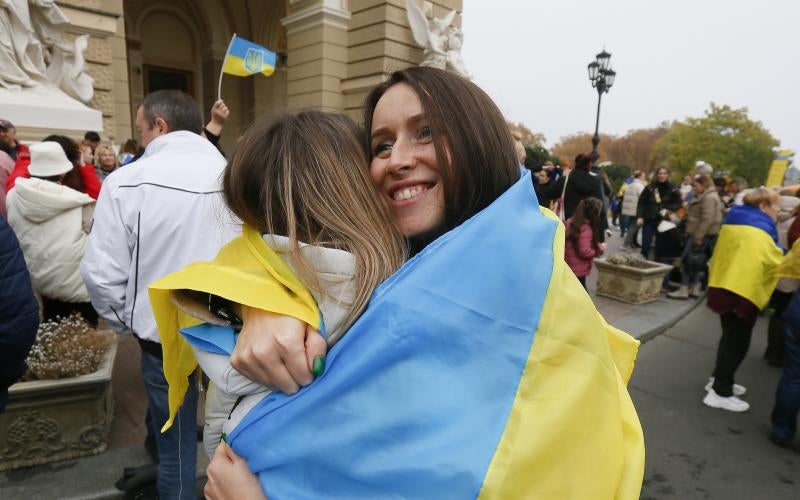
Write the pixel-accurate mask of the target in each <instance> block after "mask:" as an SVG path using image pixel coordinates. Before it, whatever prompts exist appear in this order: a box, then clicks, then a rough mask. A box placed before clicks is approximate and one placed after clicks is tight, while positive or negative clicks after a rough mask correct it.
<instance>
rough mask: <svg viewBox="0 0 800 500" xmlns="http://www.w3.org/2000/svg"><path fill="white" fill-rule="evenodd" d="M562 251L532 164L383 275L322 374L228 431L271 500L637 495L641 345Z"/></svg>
mask: <svg viewBox="0 0 800 500" xmlns="http://www.w3.org/2000/svg"><path fill="white" fill-rule="evenodd" d="M563 254H564V227H563V225H561V224H560V223H559V221H558V220H557V218H556V217H555V216H554V215H553V214H552V213H550V212H549V211H547V210H544V209H542V210H540V208H539V206H538V204H537V202H536V198H535V195H534V193H533V187H532V185H531V182H530V179H529V178H528V177H527V175H526V176H524V177H523V178H522V179H520V180H519V182H517V183H516V184H515V185H514V186H513V187H511V188H510V189H509V190H508V191H507V192H506V193H504V194H503V195H502V196H501V197H500V198H499V199H497V200H496V201H495V202H494V203H493V204H492V205H491V206H489V207H488V208H486V209H485V210H483V211H482V212H481V213H479V214H477V215H476V216H475V217H473V218H472V219H470V220H469V221H467V222H465V223H464V224H462V225H461V226H459V227H458V228H456V229H454V230H452V231H450V232H449V233H447V234H445V235H443V236H442V237H440V238H439V239H438V240H436V241H435V242H433V243H432V244H430V245H429V246H428V247H427V248H426V249H425V250H423V251H422V252H421V253H420V254H418V255H417V256H415V257H414V258H413V259H411V260H410V261H408V262H407V263H406V264H405V265H404V266H403V267H402V268H401V269H400V270H398V271H397V272H396V273H395V274H394V275H393V276H391V277H390V278H389V279H388V280H387V281H386V282H385V283H383V284H382V285H381V286H380V287H379V288H378V289H377V290H376V291H375V293H374V295H373V297H372V299H371V302H370V304H369V307H368V308H367V310H366V311H365V312H364V313H363V315H362V316H361V317H360V318H359V320H358V321H357V322H356V323H355V324H354V325H353V326H352V327H351V328H350V330H349V331H348V333H347V334H346V335H345V336H344V337H343V338H342V340H340V341H339V343H337V344H336V345H335V346H334V347H333V348H332V349H331V351H330V352H329V354H328V361H327V368H326V371H325V373H324V374H322V375H321V376H320V377H318V378H317V380H315V381H314V383H313V384H311V385H310V386H308V387H306V388H304V389H302V390H301V391H300V392H298V393H297V394H295V395H293V396H286V395H284V394H280V393H273V394H272V395H270V396H268V397H267V398H265V399H264V400H263V401H262V402H261V403H259V404H258V405H257V406H256V407H255V408H253V410H251V411H250V412H249V413H248V414H247V415H246V416H245V418H244V420H243V421H242V422H241V423H240V424H239V425H238V426H237V427H236V428H235V429H234V430H233V432H232V433H230V434H229V436H228V442H229V444H230V445H231V446H232V447H233V449H234V450H235V451H236V452H237V453H238V454H239V455H241V456H243V457H244V458H245V459H246V460H247V463H248V466H249V467H250V469H251V470H252V471H253V472H255V473H256V474H258V475H259V479H260V481H261V485H262V487H263V489H264V491H265V493H266V494H267V496H268V497H269V498H270V499H272V500H275V499H284V498H286V499H305V498H308V499H312V498H313V499H316V498H348V499H357V498H364V499H367V498H369V499H380V498H437V499H449V498H454V499H455V498H476V497H480V498H537V499H568V498H573V499H593V500H594V499H606V498H607V499H612V498H618V499H635V498H638V496H639V493H640V488H641V483H642V477H643V472H644V442H643V436H642V429H641V426H640V423H639V420H638V418H637V415H636V411H635V409H634V407H633V403H632V401H631V398H630V395H629V394H628V391H627V387H626V384H627V381H628V380H629V378H630V376H631V373H632V370H633V365H634V361H635V358H636V353H637V349H638V342H637V341H636V340H634V339H633V338H631V337H630V336H629V335H627V334H625V333H623V332H621V331H619V330H617V329H615V328H613V327H611V326H610V325H608V324H607V323H606V322H605V321H604V320H603V318H602V317H601V316H600V314H599V313H598V312H597V310H596V308H595V307H594V305H593V303H592V301H591V299H590V298H589V296H588V295H587V294H586V292H585V291H584V290H583V288H582V287H581V285H580V283H579V282H578V280H577V279H576V278H575V276H574V275H573V273H572V272H571V271H570V270H569V268H568V267H567V266H566V264H565V262H564V255H563ZM531 256H533V258H531ZM266 281H269V280H266Z"/></svg>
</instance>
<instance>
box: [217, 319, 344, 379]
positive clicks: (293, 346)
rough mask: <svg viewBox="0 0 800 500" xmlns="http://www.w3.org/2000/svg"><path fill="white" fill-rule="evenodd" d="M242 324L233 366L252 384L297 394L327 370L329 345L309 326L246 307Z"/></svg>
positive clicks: (296, 320) (232, 356)
mask: <svg viewBox="0 0 800 500" xmlns="http://www.w3.org/2000/svg"><path fill="white" fill-rule="evenodd" d="M242 322H243V327H242V332H241V333H240V334H239V338H238V340H237V341H236V346H235V347H234V349H233V354H232V355H231V365H233V367H234V368H236V369H237V370H238V371H239V373H241V374H242V375H244V376H245V377H247V378H249V379H250V380H252V381H254V382H258V383H260V384H262V385H264V386H266V387H269V388H272V389H277V390H279V391H282V392H285V393H286V394H294V393H295V392H297V391H298V389H300V387H301V386H304V385H308V384H310V383H311V382H313V381H314V377H315V376H317V375H320V374H321V373H322V371H323V370H324V367H325V354H326V353H327V351H328V344H327V343H326V342H325V339H324V338H322V335H320V334H319V332H317V331H316V330H314V329H313V328H311V327H310V326H308V325H307V324H306V323H304V322H302V321H300V320H299V319H296V318H293V317H291V316H283V315H279V314H273V313H271V312H267V311H263V310H261V309H255V308H252V307H247V306H242Z"/></svg>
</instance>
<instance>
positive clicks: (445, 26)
mask: <svg viewBox="0 0 800 500" xmlns="http://www.w3.org/2000/svg"><path fill="white" fill-rule="evenodd" d="M406 11H408V24H409V25H410V26H411V32H412V34H413V35H414V41H415V42H417V44H418V45H419V46H420V47H422V49H423V50H424V58H423V60H422V62H421V63H420V66H431V67H434V68H440V69H449V70H451V71H454V72H456V73H458V74H460V75H461V76H463V77H465V78H470V75H469V72H468V71H467V68H466V66H465V65H464V59H463V58H462V57H461V43H462V41H463V35H462V33H461V30H460V29H458V28H457V27H455V26H452V27H451V26H450V24H451V23H452V22H453V19H454V18H455V17H456V11H454V10H451V11H450V13H449V14H447V15H446V16H444V17H443V18H438V17H435V18H433V21H432V22H430V23H429V22H428V18H427V17H426V16H425V13H424V12H423V11H422V9H421V8H420V6H419V5H417V2H416V1H415V0H406Z"/></svg>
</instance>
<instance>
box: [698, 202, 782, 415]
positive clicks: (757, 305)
mask: <svg viewBox="0 0 800 500" xmlns="http://www.w3.org/2000/svg"><path fill="white" fill-rule="evenodd" d="M743 201H744V204H743V205H737V206H734V207H733V208H731V210H730V212H729V213H728V216H727V217H726V218H725V221H724V222H723V224H722V229H721V230H720V232H719V237H718V239H717V244H716V246H715V247H714V254H713V255H712V258H711V269H710V270H709V279H708V303H707V305H708V308H709V309H711V310H712V311H714V312H715V313H717V314H719V317H720V323H721V325H722V336H721V337H720V340H719V346H718V347H717V357H716V363H715V366H714V371H713V374H712V377H711V378H710V379H709V381H708V383H707V384H706V386H705V388H706V391H707V393H706V396H705V397H704V398H703V403H704V404H705V405H707V406H710V407H712V408H721V409H723V410H728V411H733V412H742V411H747V410H748V409H749V408H750V405H749V404H748V403H747V402H746V401H743V400H741V399H739V396H742V395H743V394H745V392H746V389H745V387H743V386H741V385H739V384H736V383H735V382H734V375H735V374H736V370H737V369H738V368H739V365H740V364H741V363H742V360H744V357H745V356H746V355H747V350H748V348H749V347H750V337H751V335H752V333H753V326H754V325H755V322H756V317H757V315H758V312H759V311H760V310H761V309H763V308H764V306H766V305H767V302H769V297H770V295H771V294H772V291H773V290H774V288H775V285H776V283H777V281H778V277H777V275H776V269H777V266H778V264H779V263H780V262H781V260H782V258H783V250H782V249H781V248H780V247H779V246H778V230H777V227H776V226H775V219H776V218H777V215H778V211H779V210H780V197H779V196H778V193H776V192H774V191H771V190H769V189H766V188H763V187H762V188H757V189H754V190H752V191H751V192H750V193H748V194H747V195H746V196H745V197H744V200H743Z"/></svg>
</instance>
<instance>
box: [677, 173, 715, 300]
mask: <svg viewBox="0 0 800 500" xmlns="http://www.w3.org/2000/svg"><path fill="white" fill-rule="evenodd" d="M693 184H694V193H693V194H692V198H691V202H690V203H689V210H688V218H687V222H686V244H685V246H684V249H683V256H682V259H681V260H682V265H681V287H680V289H678V290H677V291H675V292H670V293H668V294H667V296H668V297H670V298H673V299H688V298H689V297H699V296H700V275H701V274H702V273H703V272H705V270H706V262H707V261H708V256H709V255H711V253H712V252H713V247H714V242H715V240H716V238H717V235H718V234H719V228H720V225H721V224H722V202H721V201H720V199H719V195H718V194H717V189H716V188H715V187H714V183H713V182H712V181H711V177H709V176H707V175H698V176H697V178H695V180H694V183H693Z"/></svg>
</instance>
